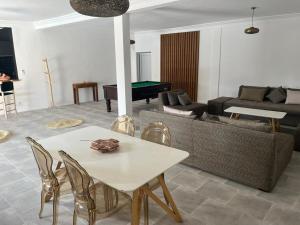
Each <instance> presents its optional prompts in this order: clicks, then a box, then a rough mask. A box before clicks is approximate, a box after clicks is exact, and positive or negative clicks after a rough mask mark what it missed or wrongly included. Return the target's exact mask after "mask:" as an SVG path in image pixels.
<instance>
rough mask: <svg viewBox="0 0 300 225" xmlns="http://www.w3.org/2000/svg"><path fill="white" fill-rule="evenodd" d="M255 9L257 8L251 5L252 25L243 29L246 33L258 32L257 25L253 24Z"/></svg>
mask: <svg viewBox="0 0 300 225" xmlns="http://www.w3.org/2000/svg"><path fill="white" fill-rule="evenodd" d="M255 9H257V7H251V10H252V26H251V27H249V28H246V29H245V33H246V34H257V33H258V32H259V29H258V28H257V27H254V26H253V18H254V11H255Z"/></svg>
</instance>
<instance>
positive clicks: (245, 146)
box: [140, 111, 294, 192]
mask: <svg viewBox="0 0 300 225" xmlns="http://www.w3.org/2000/svg"><path fill="white" fill-rule="evenodd" d="M140 120H141V124H140V126H141V130H142V129H143V128H144V127H145V126H147V124H148V123H150V122H155V121H162V122H164V123H166V125H167V126H168V127H169V128H170V131H171V138H172V147H175V148H178V149H182V150H185V151H188V152H189V153H190V157H189V158H188V159H187V160H185V161H184V164H186V165H189V166H193V167H197V168H199V169H201V170H204V171H207V172H209V173H213V174H216V175H219V176H222V177H225V178H228V179H231V180H234V181H237V182H240V183H243V184H246V185H249V186H252V187H255V188H258V189H261V190H264V191H268V192H269V191H271V190H272V189H273V187H274V185H275V184H276V182H277V180H278V179H279V177H280V175H281V174H282V172H283V171H284V169H285V168H286V166H287V164H288V163H289V161H290V159H291V156H292V152H293V145H294V140H293V137H292V136H291V135H288V134H284V133H265V132H260V131H254V130H249V129H245V128H239V127H235V126H232V125H225V124H220V123H214V122H207V121H201V120H198V119H192V118H188V117H181V116H176V115H171V114H166V113H164V112H160V111H141V112H140Z"/></svg>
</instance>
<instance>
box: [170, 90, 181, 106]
mask: <svg viewBox="0 0 300 225" xmlns="http://www.w3.org/2000/svg"><path fill="white" fill-rule="evenodd" d="M168 100H169V104H170V105H171V106H174V105H179V100H178V94H177V93H176V92H172V91H170V92H168Z"/></svg>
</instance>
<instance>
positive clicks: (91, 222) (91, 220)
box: [89, 210, 96, 225]
mask: <svg viewBox="0 0 300 225" xmlns="http://www.w3.org/2000/svg"><path fill="white" fill-rule="evenodd" d="M95 222H96V213H95V211H94V210H90V211H89V225H94V224H95Z"/></svg>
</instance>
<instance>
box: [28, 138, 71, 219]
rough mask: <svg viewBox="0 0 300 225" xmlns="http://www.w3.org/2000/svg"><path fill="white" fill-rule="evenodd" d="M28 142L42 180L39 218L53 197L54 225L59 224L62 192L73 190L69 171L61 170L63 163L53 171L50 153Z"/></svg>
mask: <svg viewBox="0 0 300 225" xmlns="http://www.w3.org/2000/svg"><path fill="white" fill-rule="evenodd" d="M26 140H27V142H28V143H29V144H30V146H31V149H32V152H33V155H34V158H35V160H36V163H37V166H38V168H39V174H40V177H41V179H42V191H41V209H40V212H39V217H40V218H41V217H42V212H43V209H44V204H45V202H49V201H50V199H51V198H52V197H53V225H55V224H56V222H57V203H58V198H59V196H60V194H61V192H62V191H64V193H70V190H71V187H70V184H69V179H68V176H67V171H66V169H65V168H60V166H61V162H59V163H58V164H57V167H56V169H55V171H53V170H52V166H53V159H52V157H51V155H50V154H49V152H48V151H46V150H45V149H44V148H43V147H42V146H41V145H40V144H38V143H37V142H36V141H35V140H34V139H32V138H30V137H27V138H26Z"/></svg>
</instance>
